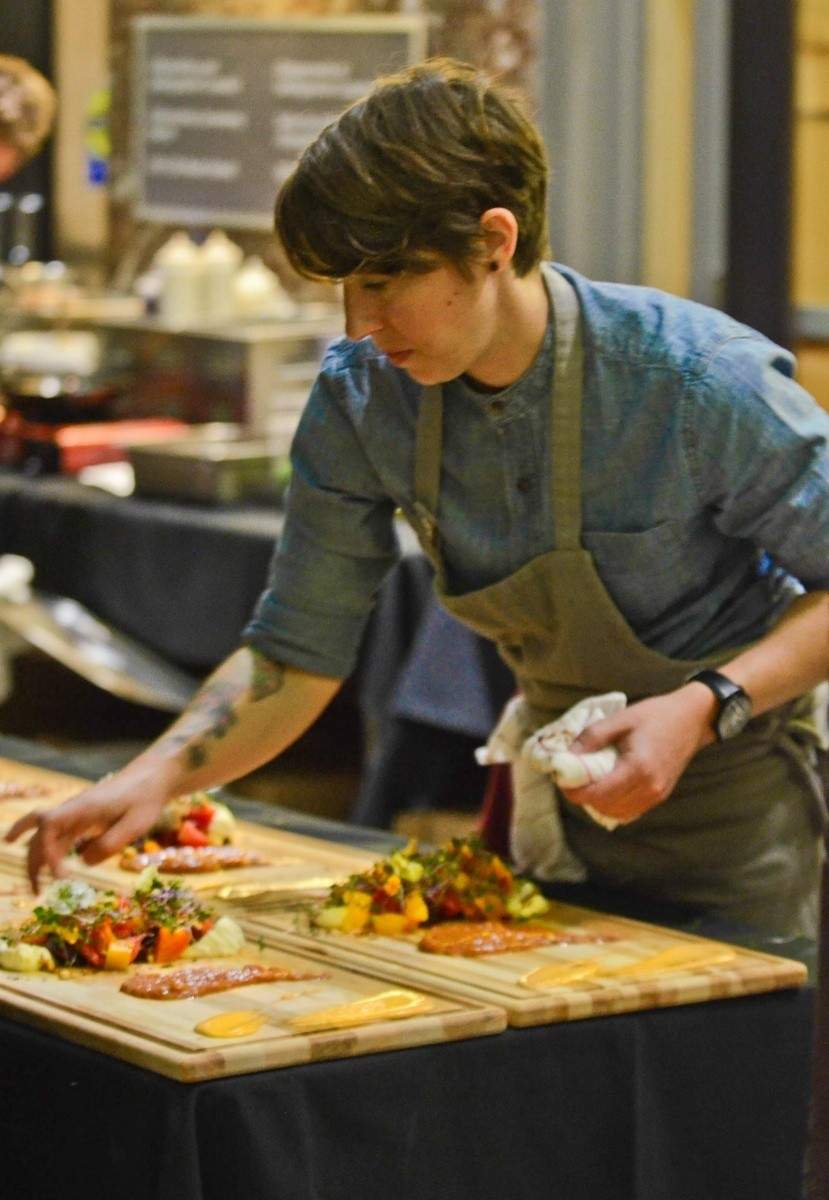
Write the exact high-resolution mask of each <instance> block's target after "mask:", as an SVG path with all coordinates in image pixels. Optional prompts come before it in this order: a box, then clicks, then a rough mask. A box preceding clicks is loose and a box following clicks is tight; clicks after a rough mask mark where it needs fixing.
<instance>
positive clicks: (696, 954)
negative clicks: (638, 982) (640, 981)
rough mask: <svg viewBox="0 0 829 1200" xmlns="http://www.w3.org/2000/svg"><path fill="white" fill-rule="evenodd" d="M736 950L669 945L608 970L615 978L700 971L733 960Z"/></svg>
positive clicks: (727, 947)
mask: <svg viewBox="0 0 829 1200" xmlns="http://www.w3.org/2000/svg"><path fill="white" fill-rule="evenodd" d="M735 956H736V951H734V950H732V949H731V947H730V946H716V945H712V946H692V945H687V946H684V945H677V946H668V947H667V948H666V949H665V950H660V951H659V953H658V954H653V955H651V956H650V957H649V958H641V959H638V960H637V961H636V962H632V963H628V964H627V965H626V966H623V967H612V968H609V969H608V970H607V971H606V972H604V973H606V974H608V975H613V976H614V977H615V978H623V979H630V978H631V977H633V978H636V977H637V976H642V977H646V976H648V975H661V974H663V973H664V972H667V971H699V970H702V969H703V968H704V967H715V966H719V965H720V964H721V963H727V962H731V960H732V959H733V958H734V957H735Z"/></svg>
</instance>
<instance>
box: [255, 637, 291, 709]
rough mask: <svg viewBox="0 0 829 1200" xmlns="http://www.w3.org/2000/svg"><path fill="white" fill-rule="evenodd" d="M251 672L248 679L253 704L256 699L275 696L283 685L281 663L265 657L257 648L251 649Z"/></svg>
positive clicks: (283, 671)
mask: <svg viewBox="0 0 829 1200" xmlns="http://www.w3.org/2000/svg"><path fill="white" fill-rule="evenodd" d="M251 658H252V660H253V673H252V675H251V681H250V695H251V699H252V700H253V702H254V704H255V703H256V701H257V700H267V698H268V696H275V695H276V693H277V692H281V691H282V688H283V687H284V685H285V668H284V667H283V666H282V663H278V662H274V661H273V659H270V658H265V656H264V654H260V653H259V651H258V650H254V649H251Z"/></svg>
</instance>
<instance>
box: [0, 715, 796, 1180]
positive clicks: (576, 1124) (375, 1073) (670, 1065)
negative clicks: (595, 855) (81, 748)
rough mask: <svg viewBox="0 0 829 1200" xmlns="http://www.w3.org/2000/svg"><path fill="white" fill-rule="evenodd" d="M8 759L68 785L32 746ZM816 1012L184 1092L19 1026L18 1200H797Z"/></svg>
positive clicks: (468, 1051) (485, 1043) (717, 1012)
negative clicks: (234, 1199) (437, 1198)
mask: <svg viewBox="0 0 829 1200" xmlns="http://www.w3.org/2000/svg"><path fill="white" fill-rule="evenodd" d="M0 754H1V755H3V756H7V757H12V758H18V759H25V760H26V761H30V762H35V763H37V764H38V765H41V766H47V767H51V768H53V769H57V770H60V769H66V768H65V766H63V764H62V760H61V758H60V755H59V754H58V753H57V752H55V751H50V750H45V749H44V748H42V747H36V746H34V745H32V744H30V743H26V742H23V741H21V740H20V739H9V738H2V737H0ZM73 770H74V771H75V772H76V773H77V772H78V765H77V762H73ZM234 804H235V806H236V807H238V809H239V811H240V813H241V814H242V815H244V816H245V817H247V818H251V817H259V818H261V819H264V820H266V821H268V822H269V823H274V824H277V825H280V826H282V827H288V828H295V829H297V830H298V831H300V832H304V833H309V832H314V831H315V830H316V831H317V832H320V833H322V834H324V836H329V837H330V836H340V837H342V838H343V839H344V840H347V841H351V842H354V841H356V840H359V841H361V842H362V843H363V844H366V845H368V846H369V847H370V848H371V849H372V850H375V851H376V852H378V853H380V852H382V851H383V850H384V849H387V848H388V847H389V846H390V845H391V844H393V843H394V839H393V838H392V837H391V835H389V834H386V833H383V832H379V831H374V832H372V831H366V830H358V829H355V828H354V827H353V826H342V825H338V824H337V823H335V822H329V821H320V820H319V819H318V818H314V817H309V816H307V815H303V814H297V813H292V812H289V811H288V810H283V809H279V808H270V807H266V806H263V805H257V804H256V803H255V802H252V801H234ZM573 895H574V893H573V890H572V886H571V889H570V891H569V898H573ZM631 915H634V916H644V915H645V914H644V913H643V912H642V911H639V912H632V913H631ZM647 919H651V920H653V919H657V914H655V913H654V911H651V912H650V913H649V914H648V916H647ZM695 927H696V928H697V929H699V931H700V932H706V933H708V934H709V935H710V936H725V934H724V932H723V931H722V930H720V931H717V930H715V929H713V928H710V927H709V928H708V929H705V930H703V928H702V927H701V926H700V925H697V926H695ZM755 944H756V943H755ZM765 948H767V949H768V948H769V947H768V946H766V947H765ZM789 949H790V948H789ZM812 1005H813V992H812V990H811V989H810V988H807V989H803V990H801V991H787V992H779V993H771V994H768V995H764V996H752V997H744V998H740V999H736V1000H728V1001H721V1002H714V1003H708V1004H702V1005H687V1006H682V1007H678V1008H673V1009H662V1010H658V1011H653V1012H649V1013H632V1014H626V1015H622V1016H616V1017H609V1018H598V1019H591V1020H589V1021H582V1022H572V1023H568V1024H563V1025H554V1026H547V1027H541V1028H536V1029H524V1030H508V1031H507V1032H506V1033H504V1034H500V1035H497V1036H495V1037H489V1038H482V1039H479V1040H471V1041H468V1042H458V1043H455V1044H448V1045H442V1046H435V1047H424V1048H417V1049H413V1050H405V1051H396V1052H392V1053H385V1054H377V1055H370V1056H366V1057H365V1058H358V1059H352V1060H348V1061H335V1062H330V1063H316V1064H313V1065H310V1066H302V1067H292V1068H287V1069H284V1070H279V1071H271V1072H263V1073H260V1074H254V1075H248V1076H242V1077H239V1078H236V1079H227V1080H218V1081H209V1082H206V1083H201V1084H190V1085H186V1084H179V1083H175V1082H173V1081H171V1080H168V1079H165V1078H162V1077H161V1076H156V1075H153V1074H151V1073H149V1072H146V1071H142V1070H140V1069H138V1068H135V1067H131V1066H128V1065H126V1064H123V1063H120V1062H117V1061H115V1060H111V1059H108V1058H107V1057H105V1056H103V1055H100V1054H98V1053H95V1052H93V1051H90V1050H85V1049H83V1048H80V1047H77V1046H73V1045H71V1044H69V1043H65V1042H62V1041H59V1040H58V1039H57V1038H53V1037H50V1036H48V1035H46V1034H43V1033H39V1032H35V1031H33V1030H30V1029H27V1028H25V1027H23V1026H20V1025H17V1024H15V1023H14V1022H12V1021H8V1020H3V1021H0V1081H1V1084H2V1085H1V1086H0V1146H2V1159H1V1160H0V1166H2V1172H3V1176H2V1178H3V1183H4V1185H6V1186H8V1191H7V1192H6V1194H8V1195H9V1196H10V1197H11V1196H14V1197H15V1198H17V1197H21V1200H22V1197H24V1196H26V1197H28V1196H32V1197H37V1200H58V1198H59V1197H60V1200H74V1197H78V1200H80V1198H81V1197H84V1200H89V1198H90V1197H93V1198H94V1197H98V1196H100V1197H104V1196H106V1197H109V1196H113V1195H118V1196H119V1197H123V1198H124V1200H145V1198H146V1200H214V1198H215V1200H227V1197H228V1196H239V1197H245V1200H247V1198H248V1197H250V1198H251V1200H254V1198H255V1200H259V1198H260V1197H261V1198H265V1197H267V1200H354V1198H356V1197H359V1200H389V1197H394V1198H395V1200H426V1198H430V1197H432V1196H434V1195H442V1196H445V1197H447V1198H448V1200H507V1198H508V1200H541V1198H542V1197H551V1198H552V1197H561V1198H562V1200H799V1198H800V1196H801V1172H802V1157H803V1147H804V1141H805V1129H806V1110H807V1092H808V1059H809V1044H810V1036H811V1013H812ZM12 1184H13V1186H12Z"/></svg>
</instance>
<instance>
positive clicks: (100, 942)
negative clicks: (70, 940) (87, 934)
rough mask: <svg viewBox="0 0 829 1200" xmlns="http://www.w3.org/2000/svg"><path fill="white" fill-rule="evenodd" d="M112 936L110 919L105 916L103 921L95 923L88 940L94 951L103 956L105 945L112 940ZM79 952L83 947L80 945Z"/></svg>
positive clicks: (113, 936) (113, 935)
mask: <svg viewBox="0 0 829 1200" xmlns="http://www.w3.org/2000/svg"><path fill="white" fill-rule="evenodd" d="M114 938H115V934H114V932H113V929H112V921H111V920H110V919H109V917H105V918H104V919H103V921H101V922H100V923H99V924H98V925H96V926H95V928H94V929H93V930H92V936H91V938H90V941H91V943H92V945H93V947H94V948H95V950H96V952H97V953H98V954H100V955H102V956H103V955H105V954H106V950H107V946H108V945H109V943H110V942H111V941H113V940H114ZM81 952H83V947H81ZM94 965H95V964H94V963H93V966H94Z"/></svg>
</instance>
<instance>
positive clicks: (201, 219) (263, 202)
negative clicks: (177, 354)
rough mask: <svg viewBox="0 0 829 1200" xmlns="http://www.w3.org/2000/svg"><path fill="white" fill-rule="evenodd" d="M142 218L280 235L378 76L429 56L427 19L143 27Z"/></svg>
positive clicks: (152, 23)
mask: <svg viewBox="0 0 829 1200" xmlns="http://www.w3.org/2000/svg"><path fill="white" fill-rule="evenodd" d="M132 26H133V30H132V32H133V39H134V40H133V51H134V59H133V80H134V97H133V116H134V127H133V128H134V134H133V162H134V166H135V177H136V193H137V194H136V208H135V212H136V216H138V217H140V218H142V219H144V220H149V221H164V222H173V223H177V224H189V225H194V224H213V225H221V226H225V227H228V228H242V229H270V228H271V226H272V224H273V202H274V197H275V195H276V191H277V188H278V187H279V185H280V183H281V182H282V181H283V179H285V177H286V176H287V175H288V174H289V173H290V171H291V170H292V168H293V166H294V163H295V162H296V160H297V158H298V157H299V155H300V153H301V152H302V150H303V149H304V148H305V146H307V145H308V143H309V142H311V141H313V139H314V138H315V137H316V135H317V134H318V133H319V132H320V130H322V129H323V128H324V126H326V125H328V124H329V123H330V122H331V121H333V120H334V119H335V118H336V117H337V116H338V115H339V113H341V112H342V110H343V109H344V108H345V107H347V105H349V104H350V103H351V102H352V101H354V100H357V99H358V98H359V97H360V96H363V95H365V93H366V92H367V91H368V90H369V88H370V87H371V84H372V82H373V80H374V79H375V78H376V77H377V76H378V75H383V74H386V73H387V72H389V71H394V70H399V69H400V68H401V67H403V66H406V65H407V64H408V63H412V62H417V61H419V60H420V59H421V58H423V57H424V54H425V52H426V19H425V18H423V17H418V16H411V17H409V16H376V17H344V18H328V17H320V18H318V19H316V20H307V19H306V20H304V21H297V20H292V19H287V18H286V19H283V20H267V21H265V20H263V21H258V20H248V19H238V20H218V19H211V18H200V17H190V18H188V17H137V18H135V20H134V21H133V22H132Z"/></svg>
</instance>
